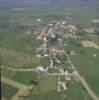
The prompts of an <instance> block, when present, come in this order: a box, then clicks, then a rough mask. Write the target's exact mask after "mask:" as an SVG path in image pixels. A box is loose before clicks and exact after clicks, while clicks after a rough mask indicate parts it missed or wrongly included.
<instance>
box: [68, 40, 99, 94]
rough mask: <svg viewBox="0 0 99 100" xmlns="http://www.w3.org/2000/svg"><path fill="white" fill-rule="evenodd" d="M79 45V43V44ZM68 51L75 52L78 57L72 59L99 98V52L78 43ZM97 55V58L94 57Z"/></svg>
mask: <svg viewBox="0 0 99 100" xmlns="http://www.w3.org/2000/svg"><path fill="white" fill-rule="evenodd" d="M77 43H78V42H77ZM68 49H70V50H75V51H76V55H75V56H71V59H72V61H73V63H74V65H75V66H76V68H77V69H78V71H79V72H80V74H81V75H82V76H84V77H85V79H86V80H87V82H88V84H89V85H90V86H91V88H92V89H93V90H94V91H95V92H96V94H97V95H98V96H99V89H98V84H99V79H98V77H99V61H98V59H99V50H98V49H94V48H86V47H83V46H81V45H80V44H79V46H78V45H77V44H76V42H71V43H70V45H69V47H68ZM94 55H96V57H94Z"/></svg>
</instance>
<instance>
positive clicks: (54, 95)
mask: <svg viewBox="0 0 99 100" xmlns="http://www.w3.org/2000/svg"><path fill="white" fill-rule="evenodd" d="M56 80H57V77H45V78H44V79H43V80H41V81H40V83H39V86H38V87H35V88H34V90H33V92H32V93H31V94H30V96H29V100H33V99H35V100H45V98H46V100H66V99H67V100H85V98H87V100H91V98H90V97H89V96H88V94H87V93H86V92H84V91H83V90H82V86H81V84H80V83H76V82H74V83H73V84H72V83H70V84H69V86H68V89H67V90H66V91H62V92H57V91H56Z"/></svg>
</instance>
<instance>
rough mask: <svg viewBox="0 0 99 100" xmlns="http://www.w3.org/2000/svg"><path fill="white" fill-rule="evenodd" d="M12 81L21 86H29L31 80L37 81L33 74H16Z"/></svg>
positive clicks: (35, 75)
mask: <svg viewBox="0 0 99 100" xmlns="http://www.w3.org/2000/svg"><path fill="white" fill-rule="evenodd" d="M12 80H15V81H17V82H19V83H21V84H25V85H30V81H31V80H37V74H36V73H35V72H18V73H16V75H14V76H13V78H12Z"/></svg>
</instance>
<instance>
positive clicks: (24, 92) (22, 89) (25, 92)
mask: <svg viewBox="0 0 99 100" xmlns="http://www.w3.org/2000/svg"><path fill="white" fill-rule="evenodd" d="M1 81H2V82H4V83H6V84H9V85H11V86H13V87H15V88H18V89H19V91H18V92H17V93H16V94H15V95H14V96H13V97H12V98H11V99H10V100H19V96H20V95H21V96H27V95H28V94H29V93H30V91H29V89H28V88H29V86H26V85H23V84H21V83H18V82H15V81H12V80H10V79H8V78H5V77H1ZM31 88H33V87H31ZM22 100H23V99H22Z"/></svg>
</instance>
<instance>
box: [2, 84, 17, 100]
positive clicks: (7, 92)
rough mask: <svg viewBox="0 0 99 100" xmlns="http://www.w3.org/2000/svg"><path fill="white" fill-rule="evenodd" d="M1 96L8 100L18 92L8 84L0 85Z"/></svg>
mask: <svg viewBox="0 0 99 100" xmlns="http://www.w3.org/2000/svg"><path fill="white" fill-rule="evenodd" d="M1 87H2V88H1V94H2V96H3V97H4V98H7V99H8V100H9V99H10V98H11V97H12V96H13V95H14V94H15V93H16V92H17V91H18V89H17V88H15V87H12V86H10V85H8V84H5V83H1Z"/></svg>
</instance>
